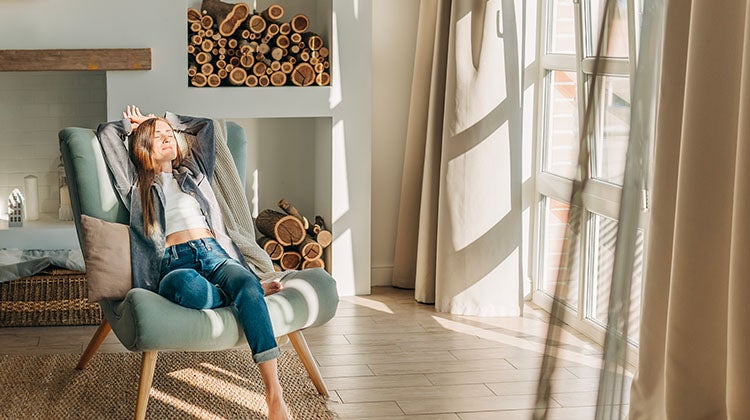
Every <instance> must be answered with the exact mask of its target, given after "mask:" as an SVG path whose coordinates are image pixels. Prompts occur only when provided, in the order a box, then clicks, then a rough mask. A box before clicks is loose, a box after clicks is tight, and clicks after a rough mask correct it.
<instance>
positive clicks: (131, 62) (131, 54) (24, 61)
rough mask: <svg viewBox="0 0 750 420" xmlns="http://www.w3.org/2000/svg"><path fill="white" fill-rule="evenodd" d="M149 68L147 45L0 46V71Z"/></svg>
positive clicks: (149, 52) (149, 54)
mask: <svg viewBox="0 0 750 420" xmlns="http://www.w3.org/2000/svg"><path fill="white" fill-rule="evenodd" d="M107 70H151V48H92V49H55V50H0V71H107Z"/></svg>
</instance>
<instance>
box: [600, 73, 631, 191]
mask: <svg viewBox="0 0 750 420" xmlns="http://www.w3.org/2000/svg"><path fill="white" fill-rule="evenodd" d="M597 90H598V92H597V98H596V100H597V108H596V111H595V120H596V130H595V141H594V146H593V153H592V159H593V163H594V165H593V167H594V178H597V179H601V180H603V181H607V182H611V183H613V184H617V185H622V180H623V176H624V174H625V158H626V156H627V151H628V139H629V138H630V80H629V79H628V78H627V77H613V76H603V77H600V78H599V83H598V89H597Z"/></svg>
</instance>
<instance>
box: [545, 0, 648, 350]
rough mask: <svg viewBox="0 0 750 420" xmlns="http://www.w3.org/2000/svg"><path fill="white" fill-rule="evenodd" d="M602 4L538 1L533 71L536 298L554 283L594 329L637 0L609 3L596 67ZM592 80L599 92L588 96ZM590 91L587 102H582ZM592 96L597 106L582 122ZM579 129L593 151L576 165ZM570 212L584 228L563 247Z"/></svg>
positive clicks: (621, 152) (606, 278)
mask: <svg viewBox="0 0 750 420" xmlns="http://www.w3.org/2000/svg"><path fill="white" fill-rule="evenodd" d="M605 4H606V1H605V0H575V1H574V0H544V8H543V15H544V16H543V22H542V25H541V27H542V28H544V29H543V31H545V33H543V37H542V39H544V40H545V42H543V43H541V45H540V48H541V51H540V63H541V66H540V67H541V70H540V76H539V77H540V80H541V83H540V86H543V89H542V92H541V95H542V96H541V98H540V101H538V103H539V109H538V119H537V121H538V124H539V126H538V128H539V129H538V131H537V132H538V133H539V135H538V136H537V138H538V142H539V143H538V145H537V154H538V159H537V165H536V167H537V171H536V191H537V196H538V201H537V203H538V205H537V209H538V212H537V214H538V218H537V224H536V226H537V229H536V232H537V234H536V243H535V255H536V261H537V266H536V270H535V275H534V279H535V285H536V286H535V293H534V300H535V301H536V302H537V303H539V304H541V305H542V306H543V307H544V306H546V307H549V306H550V305H551V302H552V299H554V298H555V290H556V288H557V298H559V299H560V300H561V301H562V302H563V303H564V304H565V305H566V308H567V312H568V315H569V316H570V317H569V319H572V320H574V322H573V323H574V324H575V325H574V327H579V329H582V330H584V332H589V335H591V336H593V337H594V338H597V337H603V331H604V328H605V326H606V324H607V310H608V307H609V292H610V288H611V280H612V267H613V262H614V251H615V240H616V237H617V228H618V220H617V218H618V212H619V206H620V194H621V192H622V182H623V176H624V172H625V158H626V152H627V147H628V138H629V131H630V104H631V83H630V81H631V78H632V75H633V73H634V71H635V52H636V47H637V45H636V44H637V40H638V38H637V36H636V35H637V34H636V28H637V27H638V23H639V21H640V10H641V7H640V1H639V0H615V1H614V4H612V7H610V8H609V9H607V10H606V13H607V19H606V23H605V28H604V31H603V39H602V40H601V42H602V49H601V51H602V58H601V61H600V62H599V67H598V71H597V75H596V76H595V75H594V71H595V69H594V67H595V66H596V59H595V57H596V51H597V45H598V43H599V38H600V28H601V25H602V15H603V14H604V13H605V10H604V8H605ZM594 78H596V79H594ZM592 83H593V85H594V89H595V91H594V94H593V95H592V96H589V95H588V92H589V89H590V88H591V85H592ZM589 98H592V99H591V100H592V101H593V103H592V104H588V103H586V101H588V100H589ZM588 105H590V106H591V107H592V112H593V113H592V115H591V118H590V121H589V124H588V126H587V127H584V115H585V110H586V107H587V106H588ZM581 130H584V132H585V137H584V138H585V141H586V145H587V147H588V149H589V152H590V153H589V154H588V155H587V156H588V161H587V162H585V163H584V164H585V165H586V166H585V168H583V169H585V170H579V167H578V160H579V142H580V132H581ZM583 174H587V175H583ZM582 176H587V177H588V179H587V180H586V182H585V183H583V185H585V187H584V190H583V208H582V209H578V210H579V211H575V212H574V211H572V210H573V209H572V208H571V206H570V203H569V200H570V194H571V191H572V189H573V183H574V181H575V180H576V179H578V178H580V177H582ZM573 214H576V215H580V223H581V224H580V226H581V228H580V231H581V234H580V235H579V237H578V240H576V241H574V242H571V244H572V245H570V246H569V245H566V242H565V231H566V227H567V223H568V218H569V216H571V217H572V215H573ZM647 217H648V214H647V213H646V212H644V214H643V217H642V220H641V229H640V230H639V232H638V243H637V247H638V250H637V255H636V266H635V267H634V270H633V272H634V274H633V287H632V290H631V297H632V303H631V308H630V318H629V320H630V328H629V331H628V336H629V339H630V341H631V342H632V343H633V344H636V343H637V337H638V324H639V319H638V317H639V313H640V295H641V292H640V291H641V283H642V282H641V274H642V264H643V258H642V254H643V243H644V238H645V236H646V231H645V226H646V221H647ZM566 261H570V263H566ZM567 270H569V271H570V272H568V271H567ZM561 273H564V274H565V275H562V276H561V275H560V274H561Z"/></svg>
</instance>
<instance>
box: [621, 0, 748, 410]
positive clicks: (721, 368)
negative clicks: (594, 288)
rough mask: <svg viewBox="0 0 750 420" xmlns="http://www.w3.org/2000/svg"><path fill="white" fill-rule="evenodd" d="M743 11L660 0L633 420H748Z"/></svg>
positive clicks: (708, 2)
mask: <svg viewBox="0 0 750 420" xmlns="http://www.w3.org/2000/svg"><path fill="white" fill-rule="evenodd" d="M749 13H750V9H748V2H747V1H739V0H735V1H730V2H719V3H717V2H715V1H713V0H693V1H687V0H683V1H674V0H672V1H670V2H668V7H667V14H666V26H665V31H666V33H665V37H664V39H665V44H664V48H663V64H662V77H661V80H662V82H661V88H660V92H659V95H660V101H659V106H658V111H657V132H656V155H655V165H654V168H655V169H654V186H653V195H652V196H653V207H652V215H651V226H650V231H649V235H650V238H649V245H648V254H647V270H646V276H645V286H644V287H645V290H644V295H643V314H642V317H641V337H640V349H639V362H638V373H637V375H636V378H635V380H634V383H633V387H632V392H631V404H630V418H631V419H680V420H682V419H723V418H731V419H748V418H750V14H749Z"/></svg>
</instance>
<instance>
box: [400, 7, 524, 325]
mask: <svg viewBox="0 0 750 420" xmlns="http://www.w3.org/2000/svg"><path fill="white" fill-rule="evenodd" d="M515 3H516V2H514V1H513V0H506V1H501V0H489V1H488V0H455V1H448V0H431V1H422V2H421V3H420V14H419V25H418V33H417V52H416V58H415V70H414V76H413V84H412V93H411V104H410V112H409V124H408V133H407V144H406V151H405V157H404V161H405V162H404V172H403V185H402V191H401V202H400V209H399V221H398V231H397V238H396V255H395V258H394V276H393V285H394V286H396V287H402V288H414V289H415V298H416V300H417V301H419V302H425V303H435V306H436V309H437V310H438V311H441V312H450V313H455V314H465V315H480V316H504V315H518V314H520V311H521V264H520V262H521V243H520V242H521V211H520V206H521V189H520V185H521V179H520V178H521V167H520V166H521V144H520V141H521V126H522V124H521V106H520V80H521V78H520V76H519V75H520V71H519V63H520V59H519V51H520V50H521V49H520V44H519V36H518V25H516V23H515V19H516V11H515Z"/></svg>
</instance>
